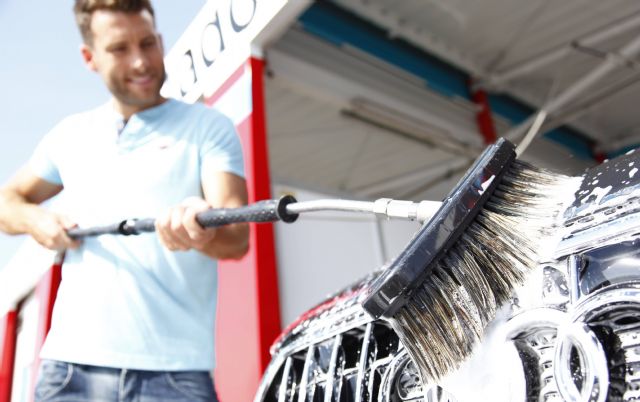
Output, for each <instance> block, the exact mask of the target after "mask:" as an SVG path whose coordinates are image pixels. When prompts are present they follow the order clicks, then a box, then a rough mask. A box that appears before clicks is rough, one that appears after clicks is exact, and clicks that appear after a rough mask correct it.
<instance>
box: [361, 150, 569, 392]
mask: <svg viewBox="0 0 640 402" xmlns="http://www.w3.org/2000/svg"><path fill="white" fill-rule="evenodd" d="M579 183H580V181H579V179H577V178H573V177H567V176H564V175H559V174H555V173H552V172H549V171H545V170H541V169H537V168H535V167H533V166H531V165H528V164H526V163H523V162H520V161H517V160H515V151H514V147H513V145H512V144H511V143H509V142H507V141H505V140H501V141H499V142H498V143H497V144H496V145H493V146H492V147H490V148H489V149H488V150H486V151H485V153H483V155H481V157H480V158H479V159H478V161H476V163H475V164H474V166H473V167H472V168H471V169H470V170H469V172H467V174H466V175H465V177H464V178H463V179H462V180H461V182H460V183H459V184H458V186H457V187H456V188H455V189H454V190H453V191H452V192H451V193H450V195H449V196H448V197H447V198H445V201H444V203H443V206H442V207H441V209H440V211H438V213H437V214H436V215H435V216H434V218H433V219H432V220H431V221H430V222H428V223H426V224H425V225H424V226H423V228H422V229H421V230H420V231H419V232H418V234H416V236H415V237H414V238H413V239H412V241H411V243H410V244H409V246H408V247H407V248H406V251H405V252H404V253H403V254H401V255H400V256H399V257H398V258H397V259H396V260H395V261H394V262H393V263H392V264H391V266H390V267H389V268H388V269H387V271H386V272H383V274H381V275H380V276H379V277H378V278H377V279H376V281H374V282H373V283H372V284H371V286H370V291H369V294H368V295H367V297H366V299H365V300H364V302H363V307H364V308H365V310H367V311H368V312H369V313H370V314H371V315H372V316H374V317H376V318H379V317H381V316H384V317H385V318H387V319H388V320H389V321H390V322H391V324H392V325H393V327H394V329H395V331H396V332H397V333H398V335H399V336H400V339H401V340H402V343H403V344H404V345H405V347H406V348H407V350H408V352H409V353H410V355H411V356H412V358H413V359H414V361H415V363H416V364H417V365H418V368H419V370H420V373H421V375H422V377H423V380H424V381H427V380H433V379H437V378H440V377H441V376H443V375H444V374H446V373H447V372H449V371H450V370H451V369H453V368H456V367H457V366H458V365H459V364H460V363H461V362H462V361H463V360H464V359H465V358H466V357H468V356H469V355H470V354H471V352H472V350H473V347H474V345H475V343H476V342H477V341H478V340H479V339H480V338H481V337H482V335H483V332H484V328H485V327H486V325H487V324H488V323H489V321H491V320H492V319H493V318H494V317H495V314H496V311H497V309H498V308H499V307H500V305H501V304H503V303H504V302H505V301H507V300H508V299H509V298H510V296H511V294H512V292H513V289H514V288H515V287H516V286H518V285H519V284H521V283H522V282H523V281H524V279H525V276H526V274H527V272H528V271H529V270H531V269H532V268H533V267H535V266H536V263H537V261H538V255H539V253H540V251H541V247H543V240H544V238H545V237H546V235H548V234H549V231H551V230H552V228H553V227H554V222H555V218H556V217H557V216H558V214H559V213H560V212H561V210H562V207H563V204H564V201H565V200H566V199H567V198H568V197H570V196H571V195H572V194H573V193H574V191H575V189H576V188H577V186H578V185H579ZM479 189H480V190H479Z"/></svg>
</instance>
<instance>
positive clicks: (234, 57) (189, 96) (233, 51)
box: [163, 0, 288, 102]
mask: <svg viewBox="0 0 640 402" xmlns="http://www.w3.org/2000/svg"><path fill="white" fill-rule="evenodd" d="M287 2H288V1H287V0H219V1H214V0H210V1H208V2H207V3H206V4H205V6H204V7H203V8H202V10H201V11H200V13H199V14H198V15H197V16H196V18H195V19H194V20H193V22H192V23H191V25H190V26H189V28H187V30H186V31H185V33H184V34H183V35H182V37H180V39H179V40H178V42H177V43H176V45H175V46H174V47H173V49H171V51H170V52H169V54H168V55H167V57H166V58H165V65H166V68H167V75H168V77H167V82H165V85H164V87H163V95H165V96H171V97H174V98H178V99H183V100H185V101H187V102H195V101H197V100H198V99H199V98H200V96H202V95H204V96H205V97H208V96H210V95H211V94H213V92H214V91H215V90H216V89H217V88H219V87H220V86H221V85H222V84H223V83H224V82H225V81H226V80H227V78H228V77H229V76H230V75H231V74H232V73H233V72H234V71H236V70H237V69H238V68H239V67H240V66H241V65H242V63H244V62H245V61H246V60H247V59H248V58H249V57H250V56H251V43H252V42H253V40H254V39H255V38H256V37H257V36H258V35H259V34H260V32H261V31H262V30H263V29H264V28H265V27H266V26H267V24H268V23H269V22H270V21H271V20H272V19H273V18H274V17H275V16H276V15H277V14H278V13H279V12H280V11H281V10H282V9H283V7H284V6H285V5H286V4H287Z"/></svg>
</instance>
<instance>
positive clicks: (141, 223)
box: [67, 195, 298, 240]
mask: <svg viewBox="0 0 640 402" xmlns="http://www.w3.org/2000/svg"><path fill="white" fill-rule="evenodd" d="M295 202H296V199H295V198H294V197H293V196H291V195H286V196H284V197H282V198H280V199H278V200H265V201H259V202H256V203H254V204H251V205H247V206H244V207H239V208H212V209H209V210H206V211H204V212H201V213H199V214H197V215H196V221H197V222H198V223H199V224H200V226H202V227H203V228H215V227H219V226H224V225H230V224H233V223H239V222H256V223H260V222H275V221H283V222H287V223H291V222H293V221H295V220H296V219H297V218H298V214H296V213H289V212H287V205H289V204H292V203H295ZM155 230H156V228H155V219H152V218H146V219H128V220H125V221H122V222H119V223H115V224H112V225H107V226H98V227H92V228H84V229H83V228H73V229H69V230H68V231H67V235H68V236H69V237H70V238H72V239H74V240H77V239H81V238H84V237H94V236H100V235H103V234H120V235H125V236H128V235H137V234H140V233H145V232H153V231H155Z"/></svg>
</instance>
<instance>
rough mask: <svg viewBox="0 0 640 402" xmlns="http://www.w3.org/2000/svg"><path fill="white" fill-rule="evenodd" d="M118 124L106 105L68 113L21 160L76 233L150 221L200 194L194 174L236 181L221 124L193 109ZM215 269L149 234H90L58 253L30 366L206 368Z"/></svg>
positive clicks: (237, 155) (229, 138)
mask: <svg viewBox="0 0 640 402" xmlns="http://www.w3.org/2000/svg"><path fill="white" fill-rule="evenodd" d="M118 120H120V121H121V117H119V116H118V115H117V114H116V113H115V111H114V110H113V108H112V106H111V104H108V105H105V106H103V107H100V108H98V109H95V110H92V111H89V112H86V113H81V114H77V115H73V116H71V117H69V118H67V119H65V120H63V121H62V122H61V123H60V124H58V125H57V126H56V127H55V128H54V129H53V130H52V131H51V132H49V133H48V134H47V135H46V136H45V137H44V138H43V140H42V142H41V143H40V144H39V146H38V147H37V148H36V150H35V152H34V155H33V157H32V158H31V161H30V167H31V169H33V171H34V172H35V173H36V174H37V175H38V176H40V177H42V178H44V179H45V180H47V181H49V182H52V183H58V184H62V185H63V186H64V195H65V197H64V199H65V202H64V205H65V210H64V211H62V212H64V213H65V214H67V215H68V216H70V217H71V218H72V219H73V220H75V222H77V223H78V224H79V225H80V226H81V227H90V226H96V225H98V226H99V225H105V224H111V223H115V222H119V221H121V220H123V219H128V218H147V217H149V218H151V217H156V216H158V215H159V214H160V213H162V212H163V211H165V210H166V209H167V208H168V207H170V206H173V205H177V204H179V203H180V202H181V201H182V200H183V199H184V198H186V197H189V196H202V188H201V184H200V178H201V177H202V175H203V172H205V171H225V172H231V173H234V174H236V175H239V176H243V161H242V151H241V146H240V142H239V139H238V136H237V134H236V132H235V128H234V126H233V124H232V122H231V121H230V120H229V119H228V118H226V117H225V116H223V115H222V114H220V113H218V112H216V111H215V110H213V109H210V108H207V107H206V106H204V105H201V104H196V105H188V104H185V103H182V102H180V101H177V100H168V101H166V102H164V103H163V104H161V105H159V106H156V107H154V108H151V109H148V110H145V111H143V112H141V113H138V114H135V115H133V116H132V117H131V118H130V119H129V121H128V123H127V124H126V125H125V126H124V128H123V129H122V131H121V132H120V133H118V128H117V121H118ZM216 295H217V264H216V261H214V260H212V259H210V258H209V257H206V256H205V255H203V254H201V253H199V252H196V251H187V252H171V251H168V250H167V249H165V248H163V247H162V246H161V245H160V243H159V241H158V239H157V236H156V235H155V234H154V233H149V234H142V235H139V236H110V235H107V236H100V237H97V238H90V239H86V240H84V242H83V244H82V246H81V247H80V248H79V249H78V250H69V251H68V252H67V255H66V258H65V262H64V265H63V271H62V283H61V285H60V289H59V292H58V296H57V300H56V303H55V307H54V311H53V322H52V327H51V331H50V332H49V335H48V336H47V339H46V342H45V345H44V347H43V349H42V352H41V357H42V358H46V359H55V360H62V361H67V362H75V363H81V364H90V365H98V366H108V367H120V368H130V369H142V370H210V369H212V368H213V367H214V322H215V312H216Z"/></svg>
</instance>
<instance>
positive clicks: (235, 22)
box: [231, 0, 256, 32]
mask: <svg viewBox="0 0 640 402" xmlns="http://www.w3.org/2000/svg"><path fill="white" fill-rule="evenodd" d="M255 14H256V0H234V1H232V2H231V26H232V27H233V30H234V31H236V32H240V31H242V30H244V29H245V28H246V27H247V26H248V25H249V24H250V23H251V20H253V16H254V15H255Z"/></svg>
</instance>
